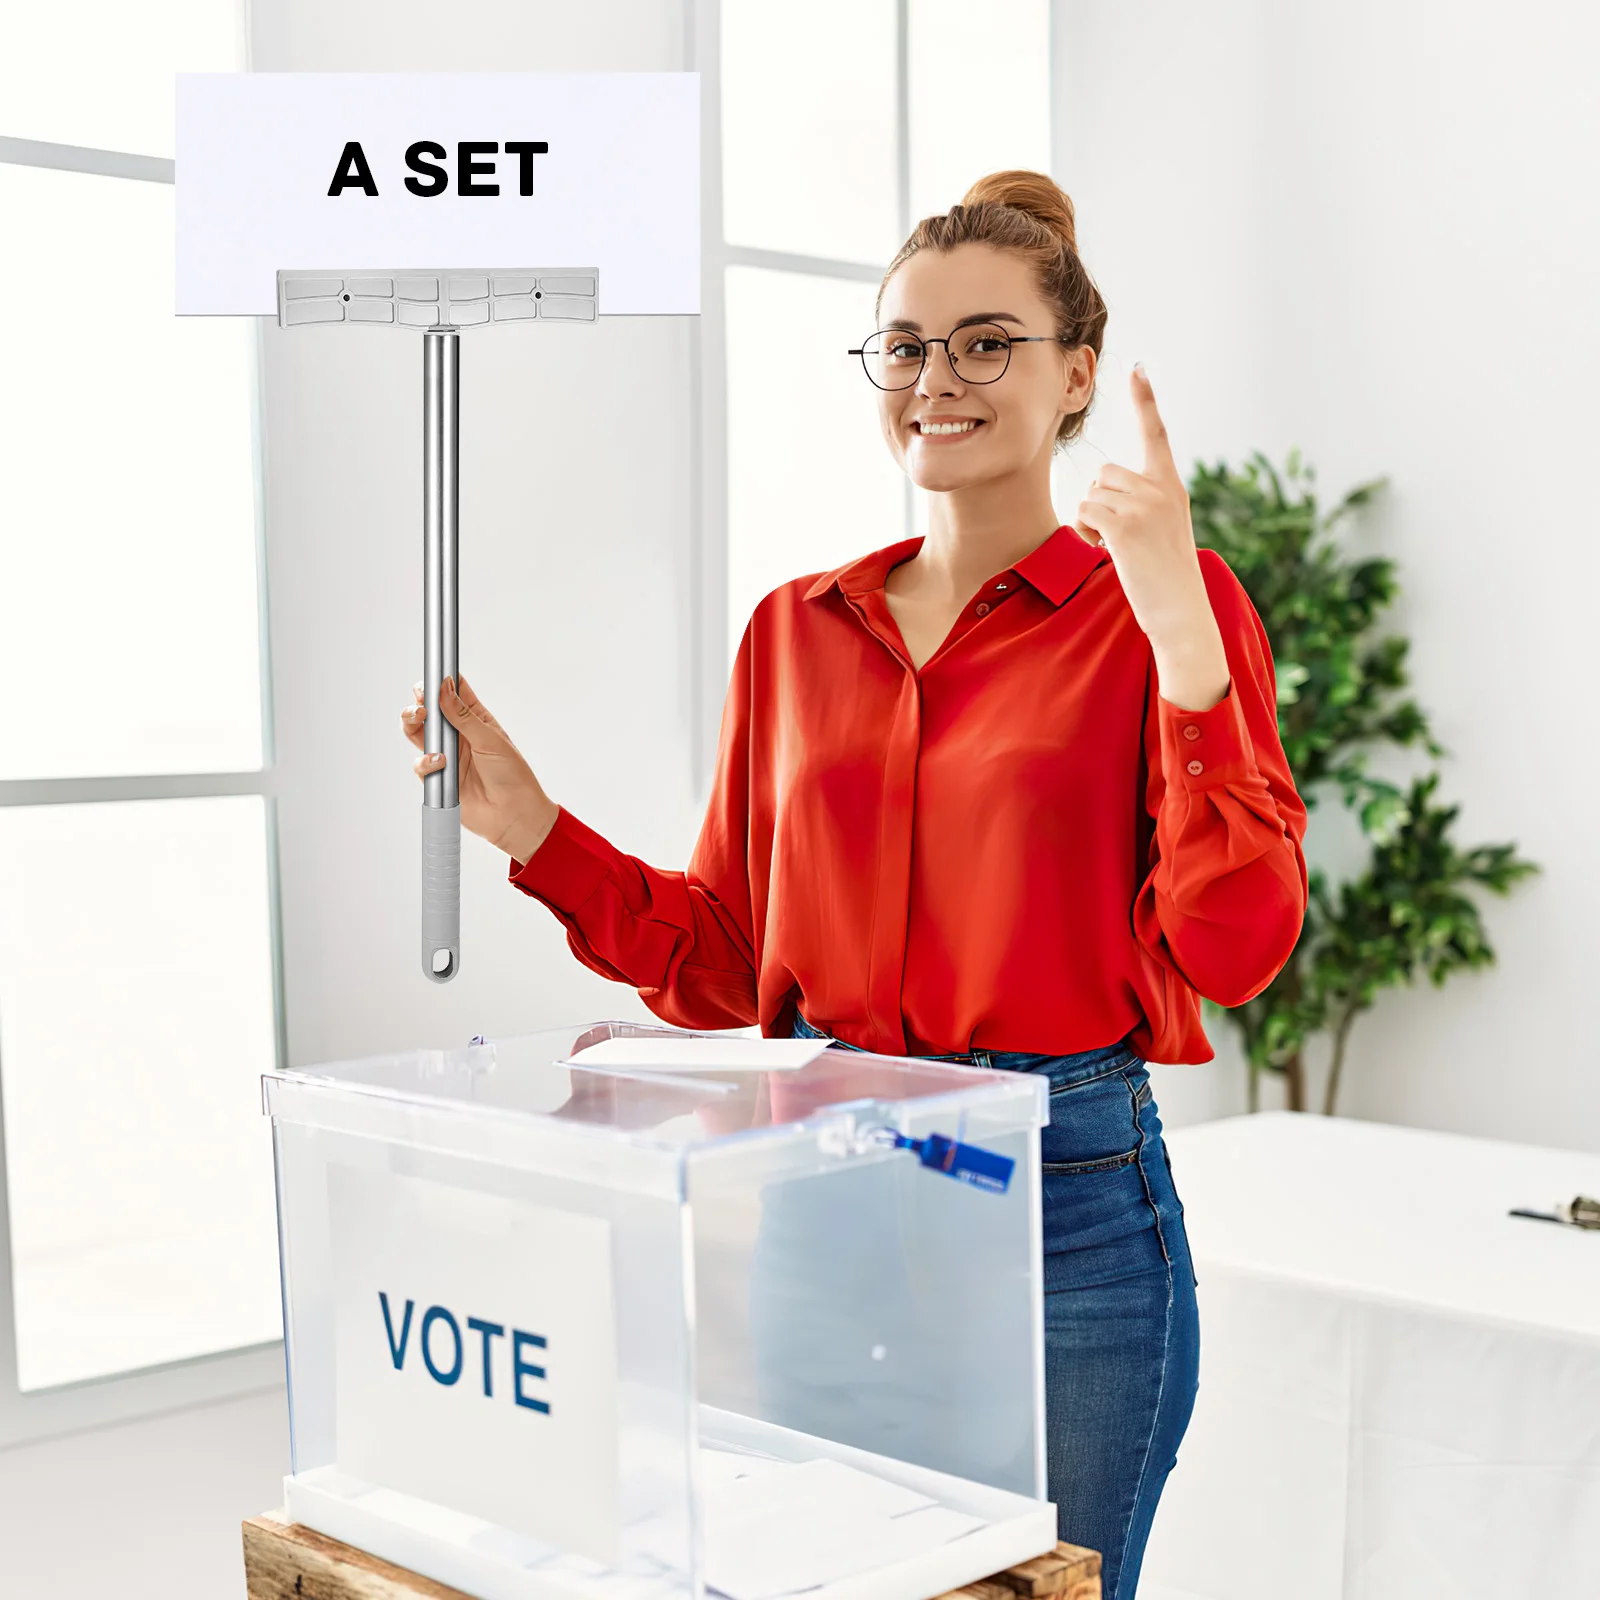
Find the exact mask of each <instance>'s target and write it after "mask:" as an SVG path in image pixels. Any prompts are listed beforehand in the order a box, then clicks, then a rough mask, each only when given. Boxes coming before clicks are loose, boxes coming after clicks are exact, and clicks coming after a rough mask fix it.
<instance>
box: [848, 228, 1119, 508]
mask: <svg viewBox="0 0 1600 1600" xmlns="http://www.w3.org/2000/svg"><path fill="white" fill-rule="evenodd" d="M980 317H981V318H983V319H985V320H987V321H994V322H997V323H998V324H999V325H1000V326H1001V327H1002V328H1004V329H1005V330H1006V332H1007V333H1009V334H1011V335H1012V336H1013V337H1015V336H1017V335H1019V334H1044V335H1050V334H1053V333H1054V332H1055V331H1056V326H1055V320H1054V318H1053V316H1052V315H1051V312H1050V308H1049V306H1048V305H1047V304H1046V303H1045V301H1044V299H1043V297H1042V296H1041V295H1040V294H1039V291H1038V289H1037V287H1036V286H1035V283H1034V269H1033V267H1032V266H1031V265H1030V264H1029V263H1028V262H1027V261H1025V260H1023V259H1022V257H1020V256H1018V255H1014V254H1012V253H1011V252H1010V251H1006V250H998V249H996V248H995V247H994V246H992V245H987V244H963V245H958V246H957V247H956V248H955V249H954V250H950V251H940V250H921V251H918V253H917V254H916V255H914V256H912V257H911V258H910V259H909V260H908V261H906V262H904V263H903V264H902V265H901V266H899V267H898V268H896V270H895V273H894V276H893V277H892V278H890V279H889V282H888V284H887V285H886V286H885V288H884V291H883V302H882V305H881V306H880V308H879V315H878V326H879V327H880V328H896V327H898V328H904V329H906V330H908V331H909V332H911V333H915V334H918V335H920V336H922V337H923V338H929V339H943V338H945V337H946V336H952V329H954V328H955V326H956V324H957V323H960V322H965V321H968V320H969V319H974V318H980ZM927 349H928V359H927V362H926V363H925V364H924V366H923V369H922V375H921V377H919V378H918V379H917V381H916V383H915V384H913V385H912V386H911V387H909V388H906V389H885V390H880V391H879V392H878V420H879V422H880V423H881V424H882V427H883V436H884V438H885V439H886V440H887V441H888V444H889V449H890V450H891V451H892V452H893V453H894V457H895V459H896V460H897V461H898V462H899V463H900V465H901V466H902V467H904V468H905V470H906V472H907V474H908V475H909V476H910V478H911V481H912V482H913V483H915V484H916V485H917V486H918V487H919V488H922V489H929V490H944V491H948V490H951V489H964V488H968V487H970V486H972V485H974V484H979V483H984V482H988V481H991V480H993V479H996V478H1003V477H1007V476H1009V475H1011V474H1013V473H1017V472H1020V471H1022V470H1024V469H1026V468H1027V467H1029V466H1030V465H1032V464H1035V463H1038V462H1041V461H1042V462H1043V464H1044V471H1045V472H1046V473H1048V471H1049V461H1050V455H1051V451H1052V448H1053V446H1054V444H1055V437H1056V429H1057V428H1058V427H1059V426H1060V425H1061V419H1062V417H1064V416H1066V415H1068V414H1069V413H1072V412H1076V411H1080V410H1082V408H1083V406H1084V404H1085V403H1086V402H1087V400H1088V398H1089V392H1090V388H1091V386H1092V384H1093V380H1094V352H1093V351H1092V350H1091V349H1089V347H1088V346H1087V345H1080V346H1078V347H1076V348H1072V347H1069V346H1067V345H1064V344H1060V343H1054V342H1053V343H1050V344H1018V345H1013V346H1012V350H1011V362H1010V365H1009V366H1008V367H1007V368H1006V370H1005V373H1004V375H1003V376H1002V377H1000V378H999V379H997V380H996V381H995V382H993V383H963V382H962V380H961V376H960V374H959V373H958V372H957V371H956V370H955V369H954V368H952V366H951V364H950V359H949V357H948V355H947V354H946V352H945V347H944V345H942V344H935V345H929V346H928V347H927ZM959 349H960V346H959V345H958V346H957V350H958V352H959ZM951 422H970V423H973V424H975V426H973V427H970V428H968V429H966V430H965V431H962V432H954V433H950V432H942V433H937V434H932V433H924V432H923V425H924V423H951Z"/></svg>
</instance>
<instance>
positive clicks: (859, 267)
mask: <svg viewBox="0 0 1600 1600" xmlns="http://www.w3.org/2000/svg"><path fill="white" fill-rule="evenodd" d="M684 9H685V16H684V41H685V45H684V54H685V65H686V67H687V68H688V70H690V71H694V72H698V73H699V74H700V227H701V285H700V329H699V339H698V340H697V341H696V343H695V348H694V359H693V361H692V363H691V373H692V394H691V414H692V415H694V416H695V417H696V418H697V419H698V421H699V430H698V431H699V434H700V438H699V441H698V448H697V449H696V451H695V456H696V466H697V471H696V472H695V473H694V474H693V482H692V487H691V497H690V508H689V509H690V529H691V535H690V542H691V556H690V560H691V570H690V588H689V592H690V594H691V595H692V596H694V597H695V604H696V613H697V614H696V615H695V617H694V618H693V626H692V627H691V629H690V636H691V641H692V643H691V649H692V651H693V655H692V659H691V666H690V682H691V684H692V686H693V690H694V693H693V694H692V696H691V701H692V706H693V714H692V718H691V733H690V763H691V777H692V780H693V785H694V793H695V798H696V799H697V801H700V802H702V803H703V802H704V801H705V800H706V799H707V798H708V797H709V794H710V789H711V779H712V776H713V773H714V770H715V766H716V755H717V734H718V730H719V727H720V724H721V720H722V702H723V699H724V697H725V696H726V694H727V691H728V674H729V673H730V671H732V662H731V661H729V659H728V645H727V637H728V618H727V610H728V366H727V349H728V342H727V305H726V291H725V285H726V282H727V278H726V274H727V269H728V268H729V267H731V266H741V267H765V268H766V269H768V270H769V271H777V272H794V273H803V274H806V275H807V276H811V277H819V278H831V279H836V280H843V281H845V282H850V283H871V284H876V283H879V282H880V281H881V280H882V278H883V272H884V267H886V266H887V265H888V262H884V263H882V264H881V265H878V266H874V265H872V264H871V263H869V262H860V261H839V260H835V259H834V258H832V257H829V256H811V255H794V254H791V253H789V252H787V251H783V250H762V249H757V248H755V247H753V246H751V245H741V244H731V243H730V242H729V241H728V238H727V236H726V233H725V231H724V224H723V210H722V4H721V0H685V8H684ZM910 9H911V0H895V117H894V121H895V227H896V230H897V231H898V232H899V234H900V235H901V236H902V237H904V236H905V235H906V234H907V233H909V232H910V231H911V140H910V134H909V123H910V96H909V71H908V68H909V57H910V22H909V18H910ZM911 518H912V487H911V482H910V480H909V479H908V480H907V481H906V485H905V497H904V526H905V527H906V528H909V527H910V526H911Z"/></svg>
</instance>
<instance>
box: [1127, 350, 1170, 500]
mask: <svg viewBox="0 0 1600 1600" xmlns="http://www.w3.org/2000/svg"><path fill="white" fill-rule="evenodd" d="M1128 387H1129V388H1130V389H1131V390H1132V391H1133V405H1134V409H1135V410H1136V411H1137V412H1138V413H1139V430H1140V432H1141V433H1142V434H1143V435H1144V475H1145V477H1147V478H1176V477H1178V476H1179V473H1178V463H1177V462H1176V461H1174V460H1173V458H1172V443H1171V441H1170V440H1169V439H1168V437H1167V425H1166V423H1164V422H1163V421H1162V420H1161V413H1160V411H1159V410H1158V409H1157V408H1156V392H1155V389H1154V387H1153V386H1152V385H1151V382H1150V374H1149V373H1147V372H1146V371H1145V370H1144V368H1143V367H1142V366H1139V365H1137V364H1135V366H1134V369H1133V376H1132V377H1131V378H1130V379H1129V380H1128Z"/></svg>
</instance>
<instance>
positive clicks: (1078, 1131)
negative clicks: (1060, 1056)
mask: <svg viewBox="0 0 1600 1600" xmlns="http://www.w3.org/2000/svg"><path fill="white" fill-rule="evenodd" d="M1149 1098H1150V1080H1149V1076H1148V1074H1146V1073H1145V1072H1144V1071H1143V1069H1142V1068H1139V1069H1122V1070H1117V1071H1112V1072H1108V1073H1105V1074H1103V1075H1102V1076H1100V1077H1098V1078H1091V1079H1089V1080H1088V1081H1087V1082H1084V1083H1074V1084H1068V1085H1067V1086H1065V1087H1064V1088H1061V1089H1053V1090H1052V1092H1051V1095H1050V1121H1049V1123H1048V1125H1047V1126H1045V1127H1044V1128H1042V1129H1041V1130H1040V1132H1039V1158H1040V1161H1041V1162H1042V1164H1043V1168H1044V1170H1045V1171H1046V1172H1053V1173H1068V1172H1114V1171H1116V1170H1117V1169H1118V1168H1119V1167H1128V1166H1132V1165H1133V1164H1134V1163H1135V1162H1136V1161H1137V1160H1138V1159H1139V1152H1140V1150H1141V1149H1142V1148H1143V1145H1144V1129H1143V1128H1142V1127H1141V1125H1140V1120H1139V1118H1140V1112H1141V1111H1142V1110H1143V1109H1144V1106H1145V1104H1146V1103H1147V1102H1148V1100H1149Z"/></svg>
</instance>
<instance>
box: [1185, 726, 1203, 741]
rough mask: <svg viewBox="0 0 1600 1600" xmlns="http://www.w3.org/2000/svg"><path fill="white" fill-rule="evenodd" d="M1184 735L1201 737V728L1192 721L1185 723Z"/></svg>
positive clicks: (1186, 737) (1188, 737)
mask: <svg viewBox="0 0 1600 1600" xmlns="http://www.w3.org/2000/svg"><path fill="white" fill-rule="evenodd" d="M1183 736H1184V738H1185V739H1198V738H1199V737H1200V730H1199V729H1198V728H1197V727H1196V726H1195V725H1194V724H1193V723H1192V722H1188V723H1185V724H1184V728H1183Z"/></svg>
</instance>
